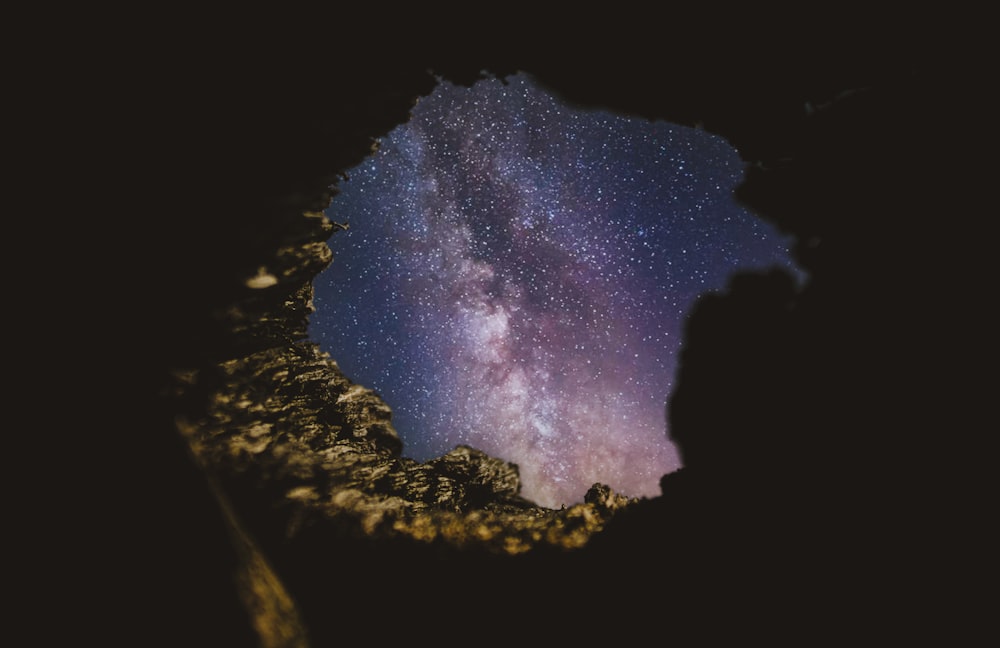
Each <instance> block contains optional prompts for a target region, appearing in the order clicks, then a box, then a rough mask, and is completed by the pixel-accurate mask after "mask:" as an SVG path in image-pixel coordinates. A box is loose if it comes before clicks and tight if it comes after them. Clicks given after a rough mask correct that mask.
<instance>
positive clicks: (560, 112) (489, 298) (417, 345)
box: [310, 74, 798, 507]
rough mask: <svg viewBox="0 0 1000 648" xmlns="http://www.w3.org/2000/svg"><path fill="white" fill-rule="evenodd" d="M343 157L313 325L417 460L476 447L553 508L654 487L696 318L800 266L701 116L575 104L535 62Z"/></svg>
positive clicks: (667, 453)
mask: <svg viewBox="0 0 1000 648" xmlns="http://www.w3.org/2000/svg"><path fill="white" fill-rule="evenodd" d="M379 144H380V146H379V148H378V151H377V152H376V153H375V154H373V155H372V156H371V157H370V158H369V159H368V160H366V161H365V162H364V163H362V164H361V165H359V166H358V167H356V168H354V169H352V170H350V171H349V173H348V176H347V178H348V179H345V181H344V182H342V183H340V185H339V187H338V189H339V194H338V195H337V196H336V197H335V198H334V200H333V201H332V202H331V204H330V207H329V208H328V209H327V215H328V216H329V217H330V218H331V219H332V220H334V221H337V222H340V223H345V222H346V223H349V224H350V228H349V229H348V230H345V231H338V232H337V233H335V234H334V235H333V236H332V237H331V238H330V241H329V244H330V247H331V249H332V250H333V254H334V260H333V263H332V265H331V267H330V269H329V270H327V271H326V272H324V273H323V274H322V275H321V276H320V277H318V278H317V280H316V282H315V288H316V295H315V300H314V301H315V305H316V309H317V310H316V313H315V314H314V315H313V317H312V323H311V325H310V326H311V330H310V333H311V335H312V336H313V337H314V339H318V341H319V343H320V344H321V346H322V347H323V348H324V349H325V350H326V351H328V352H329V353H330V354H331V355H332V356H333V358H334V359H336V361H337V362H338V364H339V365H340V366H341V368H342V369H343V370H344V371H345V373H346V374H347V375H348V376H349V377H350V378H351V379H352V380H354V381H355V382H358V383H361V384H364V385H366V386H368V387H371V388H373V389H375V390H376V391H378V392H379V393H380V394H381V395H382V397H383V398H384V399H385V400H386V402H387V403H388V404H389V406H390V407H391V408H392V410H393V421H394V425H395V427H396V429H397V431H398V432H399V435H400V437H401V439H402V440H403V444H404V449H403V454H404V455H405V456H408V457H411V458H414V459H416V460H418V461H425V460H427V459H430V458H432V457H435V456H439V455H441V454H443V453H445V452H448V451H449V450H451V449H452V448H454V447H455V446H456V445H459V444H466V445H470V446H473V447H476V448H478V449H480V450H483V451H485V452H487V453H489V454H491V455H494V456H496V457H499V458H502V459H505V460H507V461H510V462H512V463H515V464H517V465H518V468H519V471H520V475H521V479H522V494H523V495H524V496H525V497H526V498H528V499H530V500H533V501H535V502H536V503H538V504H541V505H543V506H548V507H559V506H560V505H563V504H565V505H570V504H573V503H577V502H581V501H582V500H583V496H584V494H585V493H586V491H587V489H588V488H589V487H590V486H591V485H593V484H594V483H597V482H600V483H603V484H607V485H609V486H611V487H612V488H614V489H615V490H616V491H618V492H621V493H623V494H626V495H629V496H633V497H650V496H656V495H659V480H660V478H661V477H662V476H663V475H664V474H666V473H669V472H672V471H675V470H677V469H678V468H679V467H680V461H679V458H678V454H677V450H676V448H675V447H674V445H673V444H672V443H671V440H670V436H669V431H668V430H667V418H666V406H667V401H668V398H669V394H670V392H671V388H672V384H673V380H674V374H675V369H676V362H677V356H678V353H679V350H680V347H681V344H682V337H683V328H684V321H685V316H686V314H687V313H688V312H689V311H690V309H691V307H692V305H693V304H694V302H695V300H696V299H697V298H698V296H699V295H702V294H704V293H707V292H710V291H718V290H722V289H724V288H725V285H726V283H727V280H728V278H729V277H730V276H731V275H732V274H733V273H734V272H737V271H746V270H756V269H760V270H763V269H767V268H771V267H775V266H778V267H782V268H785V269H788V270H789V271H791V272H793V273H797V272H798V271H797V268H796V267H795V265H794V262H793V261H792V259H791V257H790V255H789V245H790V243H791V241H790V240H789V239H787V238H786V237H783V236H782V235H781V234H780V233H779V232H777V231H776V230H775V229H774V228H773V227H772V226H770V225H769V224H767V223H765V222H764V221H761V220H759V219H758V218H756V217H755V216H754V215H753V214H752V213H750V212H749V211H747V210H746V209H745V208H743V207H742V206H740V205H739V204H738V203H737V202H735V200H734V199H733V196H732V193H733V190H734V188H735V187H736V185H737V184H738V183H739V182H740V180H741V178H742V176H743V172H744V163H743V161H742V160H741V159H740V156H739V154H738V152H737V151H736V150H734V149H733V148H732V147H731V146H730V145H729V144H728V143H727V142H726V141H725V140H724V139H722V138H720V137H717V136H714V135H712V134H709V133H706V132H704V131H702V130H699V129H694V128H687V127H683V126H677V125H673V124H668V123H665V122H651V121H648V120H644V119H639V118H629V117H626V116H621V115H614V114H609V113H605V112H600V111H594V110H588V111H584V110H579V109H575V108H572V107H569V106H566V105H562V104H560V103H559V101H558V100H557V99H555V98H553V97H552V96H550V95H548V94H546V93H545V92H544V90H542V89H541V88H540V87H538V86H537V85H536V84H535V83H534V82H533V80H532V79H531V78H530V77H528V76H526V75H523V74H519V75H515V76H512V77H509V78H507V79H502V80H501V79H484V80H482V81H479V82H477V83H476V84H475V85H473V86H472V87H471V88H467V87H461V86H455V85H452V84H449V83H448V82H445V81H442V82H440V83H439V84H438V86H437V88H436V90H435V91H434V92H433V93H432V94H431V95H429V96H427V97H424V98H422V99H421V100H420V101H419V102H418V104H417V105H416V107H415V108H414V110H413V112H412V118H411V120H410V121H409V122H408V123H406V124H404V125H402V126H399V127H398V128H396V129H395V130H394V131H392V132H391V133H389V134H388V135H387V136H386V137H385V138H384V139H383V140H382V141H381V142H380V143H379Z"/></svg>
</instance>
